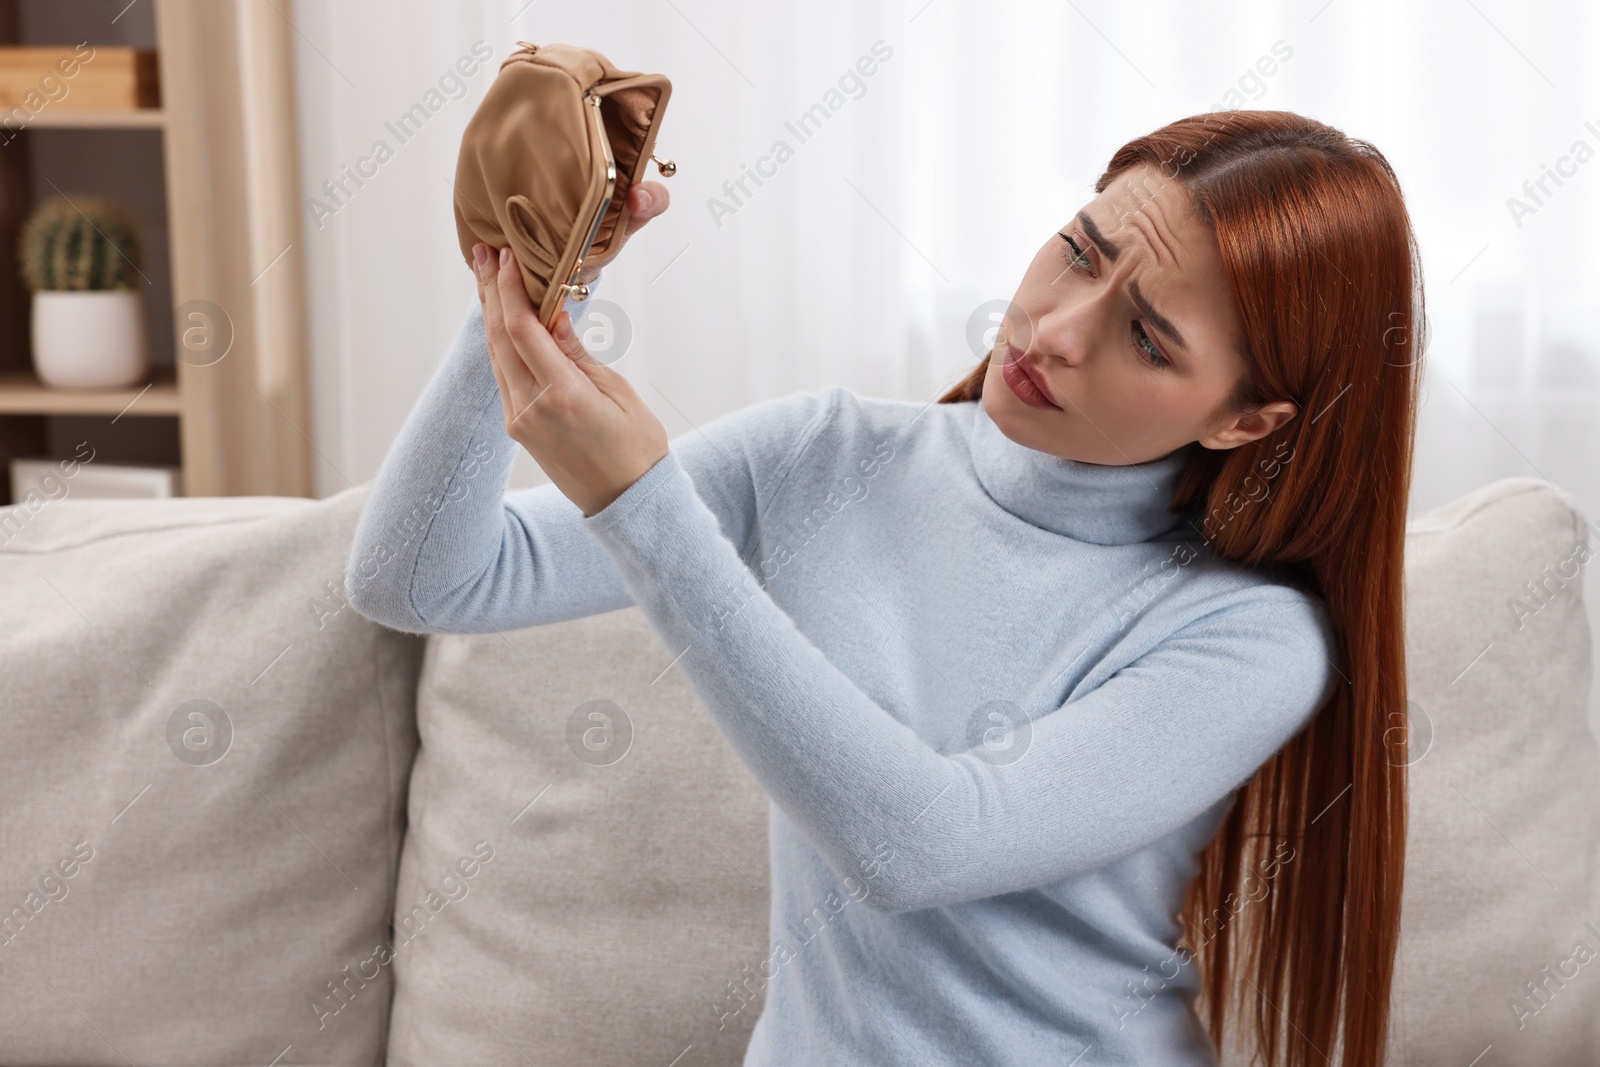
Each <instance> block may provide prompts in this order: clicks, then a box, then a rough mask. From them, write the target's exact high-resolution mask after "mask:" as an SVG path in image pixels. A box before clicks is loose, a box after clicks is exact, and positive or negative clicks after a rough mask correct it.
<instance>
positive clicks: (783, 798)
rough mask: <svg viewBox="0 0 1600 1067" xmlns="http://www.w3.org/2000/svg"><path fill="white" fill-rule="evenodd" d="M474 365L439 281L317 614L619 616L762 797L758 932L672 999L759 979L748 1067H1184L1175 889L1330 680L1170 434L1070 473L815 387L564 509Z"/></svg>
mask: <svg viewBox="0 0 1600 1067" xmlns="http://www.w3.org/2000/svg"><path fill="white" fill-rule="evenodd" d="M489 358H490V357H489V353H488V347H487V342H486V340H485V337H484V331H483V322H482V317H481V312H480V310H479V308H478V305H477V303H476V300H474V302H473V304H472V306H471V308H469V311H468V315H467V319H466V322H465V323H464V325H463V326H462V329H461V332H460V334H459V335H458V337H457V339H456V341H455V344H454V346H453V347H452V349H451V350H450V352H449V354H448V356H447V358H446V359H445V361H444V362H443V363H442V364H441V365H440V367H439V368H438V370H437V371H436V372H435V374H434V376H433V378H432V380H431V381H430V383H429V384H428V386H427V388H426V390H425V391H424V393H423V395H422V397H421V399H420V401H419V402H418V404H417V406H416V408H415V409H414V410H413V411H412V412H411V415H410V417H409V420H408V421H407V422H406V424H405V426H404V428H403V429H402V431H401V434H400V436H399V438H398V440H396V442H395V443H394V446H393V448H392V449H391V451H390V452H389V454H388V456H387V458H386V459H385V461H384V463H383V465H382V468H381V469H380V471H379V473H378V475H377V478H376V480H375V483H374V485H373V488H372V492H371V495H370V497H369V500H368V503H367V506H366V511H365V513H364V514H363V516H362V518H361V521H360V525H359V528H358V529H357V532H356V537H355V543H354V545H353V546H352V549H351V556H350V566H349V570H348V572H347V578H346V583H347V589H348V593H349V596H350V599H351V603H352V604H354V605H355V607H356V609H357V610H358V611H360V612H361V613H362V614H363V615H366V616H369V617H371V618H373V619H376V620H377V621H379V622H382V623H385V624H387V625H389V626H391V627H394V628H397V629H401V630H407V631H412V632H417V633H485V632H493V631H499V630H507V629H515V628H520V627H526V626H533V625H537V624H540V623H549V622H556V621H559V620H564V619H571V618H575V617H578V616H583V615H590V614H594V613H597V612H604V611H611V610H613V609H617V608H621V607H624V606H626V605H628V604H637V605H639V606H640V607H641V608H642V610H643V611H644V612H645V614H646V615H647V616H648V617H649V619H650V620H651V622H652V623H653V624H654V626H655V628H656V630H657V631H658V632H659V634H660V635H661V638H662V639H663V641H664V642H665V644H666V648H667V650H668V652H669V653H670V654H671V655H674V656H678V659H677V661H676V664H677V667H676V669H678V670H681V671H683V672H684V673H685V674H686V675H687V676H688V677H689V679H690V680H691V682H692V683H693V685H694V688H695V690H696V691H697V692H698V693H699V695H700V696H701V698H702V699H703V701H704V703H705V706H706V708H707V710H708V712H709V713H710V715H711V716H712V717H713V718H714V719H715V721H716V724H717V726H718V728H719V729H720V730H721V732H722V734H723V735H724V736H725V737H726V738H727V740H728V742H729V744H731V745H732V746H733V748H734V750H735V751H736V752H737V753H738V755H739V756H740V758H741V759H742V760H743V761H744V762H745V764H746V765H747V766H748V767H749V769H750V771H751V773H752V774H753V775H754V776H755V778H756V779H757V781H759V782H760V783H761V785H762V787H763V788H764V789H765V790H766V792H767V794H768V796H769V797H770V798H771V805H770V823H769V830H770V848H771V872H772V910H771V940H770V944H769V949H770V953H771V954H770V956H769V958H768V959H767V960H765V961H762V962H761V964H760V965H758V966H756V967H752V968H750V969H749V971H748V973H747V974H745V975H744V976H742V981H738V982H730V983H729V985H728V986H727V987H726V988H723V989H708V990H706V991H705V995H706V1001H707V1002H708V1004H710V1005H711V1006H710V1007H709V1008H708V1011H712V1012H715V1013H716V1014H717V1015H718V1016H719V1017H720V1018H721V1019H722V1021H723V1022H724V1023H727V1022H728V1021H729V1020H731V1019H734V1018H736V1017H738V1015H739V1013H740V1012H741V1011H755V1010H756V1008H755V1006H754V1005H753V1004H752V1003H750V1002H751V1000H752V998H753V996H754V993H755V992H756V991H762V990H763V989H764V992H765V1006H764V1007H763V1008H762V1009H761V1015H760V1017H759V1020H758V1021H757V1024H756V1026H755V1030H754V1033H753V1035H752V1039H751V1043H750V1048H749V1052H748V1054H747V1056H746V1059H745V1063H746V1064H747V1065H763V1067H765V1065H777V1064H796V1065H799V1064H805V1065H813V1064H844V1063H849V1064H859V1063H871V1064H878V1065H900V1064H905V1065H911V1064H919V1065H928V1064H934V1065H951V1067H956V1065H960V1067H972V1065H974V1064H1006V1065H1012V1064H1014V1065H1017V1067H1038V1065H1041V1064H1077V1065H1082V1067H1087V1065H1089V1064H1126V1065H1130V1067H1131V1065H1135V1064H1137V1065H1140V1067H1149V1065H1154V1064H1160V1065H1163V1067H1179V1065H1201V1064H1212V1063H1214V1062H1215V1058H1214V1056H1213V1053H1212V1051H1211V1048H1210V1044H1209V1041H1208V1039H1207V1038H1206V1036H1205V1034H1204V1032H1203V1030H1202V1029H1201V1026H1200V1024H1199V1022H1198V1019H1197V1017H1196V1016H1195V1014H1194V1011H1193V1004H1192V1002H1193V998H1194V996H1195V994H1196V992H1197V990H1198V988H1199V980H1198V975H1197V974H1196V968H1195V965H1194V964H1193V963H1192V962H1189V957H1188V955H1187V954H1186V953H1184V952H1182V951H1179V950H1178V949H1177V948H1176V947H1175V946H1176V944H1177V939H1178V938H1179V936H1180V934H1181V928H1180V925H1179V923H1178V919H1177V916H1178V912H1179V910H1180V908H1181V907H1182V903H1183V893H1184V889H1185V887H1186V886H1187V885H1188V884H1189V882H1190V881H1191V880H1192V878H1193V877H1194V875H1195V874H1196V871H1197V869H1198V865H1197V860H1198V853H1199V851H1200V850H1201V849H1202V848H1203V846H1204V845H1205V844H1206V842H1207V841H1208V840H1209V839H1210V838H1211V837H1212V835H1213V833H1214V832H1215V831H1216V829H1217V828H1218V827H1219V826H1220V824H1221V821H1222V819H1223V817H1224V816H1225V815H1226V814H1227V811H1228V809H1229V808H1230V806H1231V805H1232V802H1233V800H1234V796H1235V791H1236V790H1237V789H1238V788H1239V787H1240V786H1241V785H1243V784H1244V783H1245V782H1246V781H1247V780H1248V779H1249V778H1250V777H1251V776H1252V775H1253V774H1254V772H1255V771H1256V769H1257V768H1258V767H1259V766H1260V765H1261V764H1262V763H1263V762H1264V761H1265V760H1267V759H1268V758H1269V757H1270V756H1271V755H1272V754H1273V753H1274V752H1276V751H1277V750H1278V749H1279V748H1280V747H1281V746H1282V745H1283V744H1284V743H1285V742H1286V741H1288V740H1289V739H1290V738H1291V737H1292V736H1294V734H1295V733H1297V732H1298V731H1299V730H1300V729H1301V728H1302V727H1303V726H1304V725H1306V723H1307V722H1308V721H1309V719H1310V717H1311V715H1312V713H1313V711H1314V710H1315V708H1316V707H1317V705H1318V703H1319V701H1320V698H1321V697H1322V696H1323V695H1324V694H1325V692H1326V691H1327V690H1329V689H1330V687H1331V686H1332V685H1333V684H1334V679H1336V678H1337V677H1338V672H1337V671H1336V670H1335V668H1334V667H1333V666H1332V663H1333V662H1334V660H1335V658H1336V657H1335V644H1334V634H1333V630H1332V628H1331V625H1330V623H1329V620H1328V617H1327V614H1326V611H1325V608H1324V606H1323V604H1322V602H1321V601H1320V600H1318V599H1316V598H1314V597H1311V596H1308V595H1306V594H1304V593H1302V592H1300V591H1297V590H1296V589H1294V588H1292V587H1291V586H1289V585H1286V584H1281V583H1277V582H1274V581H1271V580H1269V579H1268V578H1266V577H1265V576H1263V574H1262V573H1261V572H1257V571H1254V570H1252V569H1249V568H1245V567H1242V566H1239V565H1235V564H1231V563H1228V562H1226V561H1223V560H1221V559H1218V558H1216V557H1215V556H1214V555H1212V554H1211V553H1210V552H1209V550H1208V548H1207V546H1206V545H1205V543H1204V542H1203V541H1202V540H1201V539H1200V537H1199V535H1198V533H1197V526H1196V525H1194V523H1195V521H1196V516H1194V515H1192V514H1191V515H1185V516H1179V515H1174V514H1172V513H1169V512H1168V510H1167V508H1166V503H1167V501H1168V500H1169V499H1170V498H1171V493H1172V490H1173V487H1174V484H1175V482H1176V479H1177V477H1178V474H1179V472H1180V470H1181V469H1182V466H1183V463H1184V461H1185V459H1186V450H1184V449H1180V450H1178V451H1177V452H1174V453H1171V454H1170V455H1168V456H1165V457H1163V458H1161V459H1158V460H1155V461H1152V462H1149V463H1143V464H1138V465H1133V466H1101V465H1095V464H1088V463H1080V462H1077V461H1074V460H1070V459H1063V458H1058V457H1055V456H1050V455H1047V454H1045V453H1042V452H1036V451H1033V450H1031V449H1028V448H1025V447H1023V446H1021V445H1018V444H1016V443H1014V442H1013V441H1011V440H1010V439H1009V438H1007V437H1006V436H1005V435H1004V434H1002V433H1001V432H1000V431H999V430H998V429H997V428H996V426H995V424H994V423H993V422H992V421H991V420H990V419H989V418H988V416H987V415H986V414H985V412H984V410H983V407H982V405H981V403H963V404H931V405H929V404H913V403H900V402H891V401H884V400H870V399H865V398H858V397H856V396H853V395H852V394H850V393H848V392H846V391H844V390H839V389H835V390H830V391H827V392H824V393H822V394H810V393H801V394H796V395H793V396H790V397H788V398H785V399H782V400H777V401H772V402H769V403H764V404H759V405H756V406H754V407H750V408H747V409H745V410H742V411H739V412H736V413H734V414H732V415H728V416H726V417H724V418H721V419H718V420H717V421H715V422H712V423H710V424H708V425H706V426H704V427H701V428H700V429H698V430H695V431H692V432H690V433H687V434H684V435H683V436H681V437H679V438H677V439H675V440H674V441H673V443H672V451H671V452H670V454H669V455H668V456H667V457H666V458H664V459H663V460H661V461H660V462H659V463H658V464H657V465H656V466H655V467H653V468H652V469H651V470H650V471H649V472H648V473H647V474H645V475H644V476H643V477H642V478H640V479H639V481H638V482H636V483H635V484H634V485H633V486H632V487H630V488H629V489H628V490H627V491H625V492H624V493H623V494H622V495H621V496H620V497H618V498H617V499H616V500H615V501H614V502H613V503H612V504H611V505H610V506H608V507H607V508H605V509H604V510H603V511H601V512H599V513H598V514H596V515H594V516H592V517H590V518H584V517H583V516H582V514H581V513H580V511H579V510H578V508H577V507H576V506H574V505H573V504H571V503H569V502H568V501H567V500H566V498H565V497H563V496H562V495H561V494H560V493H559V492H558V491H557V490H556V489H555V488H554V487H553V486H545V487H541V488H536V489H524V490H514V491H509V492H508V491H506V480H507V477H508V474H509V471H510V467H511V462H512V458H513V455H514V453H515V450H516V449H517V448H518V447H520V446H518V445H516V444H515V443H514V442H513V441H512V440H511V439H510V438H509V437H507V436H506V433H505V428H504V416H503V414H502V409H501V402H500V397H499V393H498V390H497V387H496V385H495V380H494V374H493V371H492V368H491V365H490V361H489ZM1190 447H1198V446H1194V445H1191V446H1190ZM1267 484H1268V485H1269V486H1270V481H1269V482H1268V483H1267ZM1246 506H1250V505H1248V504H1247V505H1246ZM663 665H665V664H663ZM1279 855H1280V856H1281V855H1282V853H1279ZM1289 862H1292V860H1289ZM1270 873H1271V872H1263V874H1262V876H1263V877H1270ZM1253 884H1255V883H1253ZM1241 905H1242V906H1249V905H1248V903H1247V902H1240V901H1235V902H1233V903H1232V904H1231V905H1230V908H1232V909H1237V908H1238V907H1240V906H1241ZM1224 919H1226V916H1216V917H1213V921H1212V923H1211V924H1210V928H1213V929H1214V928H1215V926H1216V923H1217V921H1218V920H1224ZM747 1004H749V1006H748V1007H747V1006H746V1005H747Z"/></svg>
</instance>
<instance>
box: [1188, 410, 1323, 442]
mask: <svg viewBox="0 0 1600 1067" xmlns="http://www.w3.org/2000/svg"><path fill="white" fill-rule="evenodd" d="M1299 411H1300V409H1299V408H1298V407H1296V406H1295V404H1294V402H1293V401H1291V400H1274V401H1273V402H1272V403H1270V404H1262V405H1261V406H1260V407H1259V408H1257V409H1255V410H1254V411H1252V412H1250V413H1249V414H1246V415H1235V416H1233V417H1231V418H1230V419H1229V420H1228V421H1226V422H1225V423H1224V424H1223V425H1222V427H1221V428H1220V429H1218V430H1216V431H1214V432H1212V433H1210V434H1207V435H1206V436H1205V437H1202V438H1199V441H1200V445H1201V447H1202V448H1217V449H1226V448H1238V447H1239V446H1240V445H1242V444H1245V443H1246V442H1248V441H1254V440H1257V439H1258V438H1262V437H1265V436H1267V434H1269V433H1271V432H1272V431H1273V430H1276V429H1277V428H1278V427H1280V426H1282V425H1283V424H1284V423H1286V422H1288V421H1289V420H1290V419H1292V418H1294V417H1295V415H1296V414H1298V413H1299Z"/></svg>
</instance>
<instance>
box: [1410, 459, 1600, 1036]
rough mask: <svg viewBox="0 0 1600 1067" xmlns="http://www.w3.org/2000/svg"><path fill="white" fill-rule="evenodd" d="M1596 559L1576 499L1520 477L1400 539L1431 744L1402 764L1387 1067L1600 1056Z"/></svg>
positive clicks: (1433, 516)
mask: <svg viewBox="0 0 1600 1067" xmlns="http://www.w3.org/2000/svg"><path fill="white" fill-rule="evenodd" d="M1591 555H1592V550H1591V549H1590V547H1589V536H1588V527H1587V526H1586V524H1585V523H1584V520H1583V517H1582V515H1581V514H1580V513H1579V512H1578V510H1577V505H1576V502H1575V501H1574V500H1573V499H1572V498H1571V497H1570V496H1567V495H1566V494H1565V493H1561V492H1558V491H1557V490H1555V489H1553V488H1552V487H1551V486H1550V485H1549V484H1548V483H1546V482H1542V481H1536V480H1534V479H1531V478H1508V479H1503V480H1501V481H1498V482H1494V483H1491V484H1489V485H1486V486H1483V487H1481V488H1479V489H1477V490H1475V491H1473V492H1471V493H1468V494H1466V495H1465V496H1463V497H1460V498H1458V499H1456V500H1454V501H1452V502H1451V503H1449V504H1446V505H1445V506H1443V507H1440V508H1437V509H1434V510H1433V511H1430V512H1428V513H1426V514H1423V515H1419V516H1416V517H1415V518H1414V519H1413V521H1412V522H1411V523H1410V524H1409V528H1408V542H1407V557H1406V564H1407V572H1408V573H1407V579H1406V596H1407V602H1406V610H1407V618H1408V627H1407V630H1408V632H1407V637H1406V657H1407V660H1408V663H1407V676H1408V679H1409V683H1410V690H1411V700H1412V702H1413V703H1414V704H1416V705H1417V706H1418V707H1420V708H1421V709H1422V711H1423V713H1424V715H1425V716H1426V719H1427V721H1428V722H1429V723H1431V731H1432V742H1431V744H1429V745H1427V747H1426V752H1425V753H1424V754H1422V755H1421V756H1420V757H1416V756H1413V763H1412V766H1411V806H1410V819H1411V828H1410V837H1411V845H1410V848H1409V850H1408V858H1407V864H1406V894H1405V909H1404V914H1403V918H1402V949H1401V959H1400V965H1399V989H1398V992H1397V996H1396V1004H1397V1010H1396V1013H1395V1026H1394V1029H1393V1032H1392V1037H1393V1039H1394V1040H1393V1044H1392V1047H1394V1048H1396V1050H1397V1051H1398V1052H1399V1053H1400V1056H1399V1059H1398V1060H1397V1061H1396V1062H1398V1063H1408V1064H1433V1063H1452V1064H1461V1065H1463V1067H1465V1065H1466V1064H1469V1063H1472V1062H1473V1061H1474V1060H1475V1059H1476V1058H1477V1057H1478V1056H1479V1055H1480V1054H1482V1053H1483V1052H1484V1050H1485V1049H1486V1048H1488V1047H1489V1046H1490V1045H1493V1046H1494V1047H1493V1051H1491V1052H1490V1053H1489V1054H1488V1055H1486V1056H1484V1057H1483V1059H1482V1060H1479V1061H1478V1063H1479V1064H1480V1067H1481V1065H1485V1064H1489V1063H1503V1064H1510V1063H1517V1064H1521V1063H1528V1064H1552V1065H1553V1064H1581V1063H1594V1062H1596V1060H1597V1058H1600V752H1597V748H1596V743H1595V737H1594V734H1593V733H1592V732H1591V730H1590V728H1589V723H1588V710H1587V705H1588V696H1589V686H1590V662H1589V661H1590V634H1589V622H1588V617H1587V615H1586V613H1585V609H1584V603H1583V570H1584V568H1585V567H1586V566H1588V565H1590V564H1589V563H1588V562H1586V561H1588V560H1590V558H1591ZM1534 588H1537V589H1538V595H1537V596H1535V595H1531V594H1530V590H1531V589H1534ZM1419 718H1420V717H1419ZM1421 732H1422V731H1414V732H1413V735H1412V739H1413V744H1414V745H1415V746H1416V747H1417V748H1418V749H1421V748H1422V747H1423V746H1422V745H1421V744H1418V740H1419V734H1420V733H1421ZM1578 946H1583V948H1582V949H1581V950H1579V951H1577V952H1576V953H1575V951H1574V950H1575V948H1577V947H1578ZM1575 955H1576V956H1578V957H1580V958H1581V957H1583V956H1585V955H1588V956H1592V957H1594V959H1593V961H1592V962H1590V963H1588V964H1579V963H1577V962H1576V960H1575V959H1573V957H1574V956H1575ZM1569 961H1570V962H1569ZM1547 966H1548V967H1550V968H1551V971H1550V972H1548V974H1554V975H1556V977H1555V978H1554V979H1553V980H1552V979H1551V978H1549V977H1548V975H1547V973H1546V972H1544V971H1543V969H1544V968H1545V967H1547ZM1562 970H1565V973H1566V974H1567V975H1569V976H1570V977H1569V978H1568V979H1565V980H1564V979H1562V978H1560V976H1559V975H1560V972H1561V971H1562ZM1529 982H1532V983H1534V984H1535V986H1536V987H1537V988H1539V989H1540V992H1539V993H1538V995H1537V996H1533V995H1530V994H1529V992H1528V988H1527V986H1526V984H1525V983H1529ZM1541 1002H1543V1005H1541ZM1535 1013H1536V1014H1535Z"/></svg>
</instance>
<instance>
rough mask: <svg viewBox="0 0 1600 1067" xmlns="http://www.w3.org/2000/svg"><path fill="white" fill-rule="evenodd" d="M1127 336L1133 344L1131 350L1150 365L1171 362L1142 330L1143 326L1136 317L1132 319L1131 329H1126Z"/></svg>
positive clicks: (1162, 364) (1158, 365)
mask: <svg viewBox="0 0 1600 1067" xmlns="http://www.w3.org/2000/svg"><path fill="white" fill-rule="evenodd" d="M1128 337H1129V339H1130V340H1131V342H1132V344H1133V350H1134V351H1135V352H1137V353H1138V354H1139V356H1140V358H1142V359H1143V360H1144V361H1145V362H1146V363H1148V364H1150V365H1151V366H1152V367H1165V366H1167V365H1168V364H1169V363H1170V362H1171V361H1170V360H1168V359H1167V357H1166V356H1163V355H1162V354H1161V350H1160V349H1159V348H1157V347H1156V345H1155V342H1154V341H1152V340H1150V335H1149V334H1147V333H1145V332H1144V327H1143V326H1141V325H1140V324H1139V322H1138V320H1137V319H1135V320H1134V323H1133V329H1131V330H1129V331H1128Z"/></svg>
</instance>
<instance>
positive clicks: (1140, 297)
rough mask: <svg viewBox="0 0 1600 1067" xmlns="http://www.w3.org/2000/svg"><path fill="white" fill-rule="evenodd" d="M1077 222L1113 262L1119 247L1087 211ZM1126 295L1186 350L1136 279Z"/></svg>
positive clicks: (1153, 322)
mask: <svg viewBox="0 0 1600 1067" xmlns="http://www.w3.org/2000/svg"><path fill="white" fill-rule="evenodd" d="M1078 224H1079V225H1080V226H1082V227H1083V232H1084V233H1086V234H1088V235H1089V240H1091V241H1093V242H1094V245H1095V247H1096V248H1098V249H1100V252H1101V253H1102V254H1103V255H1104V256H1105V257H1106V258H1107V259H1109V260H1110V261H1111V262H1113V263H1115V262H1116V261H1117V257H1118V256H1120V255H1121V254H1122V249H1121V247H1120V246H1118V245H1115V244H1113V243H1111V242H1110V241H1109V240H1107V239H1106V235H1105V234H1103V233H1101V232H1100V227H1098V226H1096V225H1095V224H1094V220H1093V219H1091V218H1090V217H1089V213H1088V212H1087V211H1080V212H1078ZM1128 295H1129V296H1130V297H1132V298H1133V302H1134V304H1135V305H1136V306H1137V307H1138V308H1139V311H1140V312H1142V313H1143V314H1144V317H1145V318H1147V319H1149V320H1150V322H1151V324H1152V325H1154V326H1155V328H1156V329H1158V330H1160V331H1161V332H1162V333H1164V334H1166V335H1167V337H1168V338H1170V339H1171V341H1172V343H1173V344H1175V345H1177V346H1178V347H1179V348H1182V349H1184V350H1186V351H1187V350H1188V348H1189V345H1188V342H1186V341H1185V340H1184V339H1183V334H1181V333H1179V332H1178V328H1177V327H1176V326H1174V325H1173V324H1172V320H1170V319H1168V318H1167V317H1166V316H1165V315H1163V314H1161V312H1159V311H1157V310H1156V309H1155V308H1153V307H1151V306H1150V301H1149V300H1148V299H1147V298H1146V297H1145V295H1144V294H1143V293H1141V292H1140V291H1139V282H1138V280H1137V279H1136V280H1134V281H1131V282H1129V283H1128Z"/></svg>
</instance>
